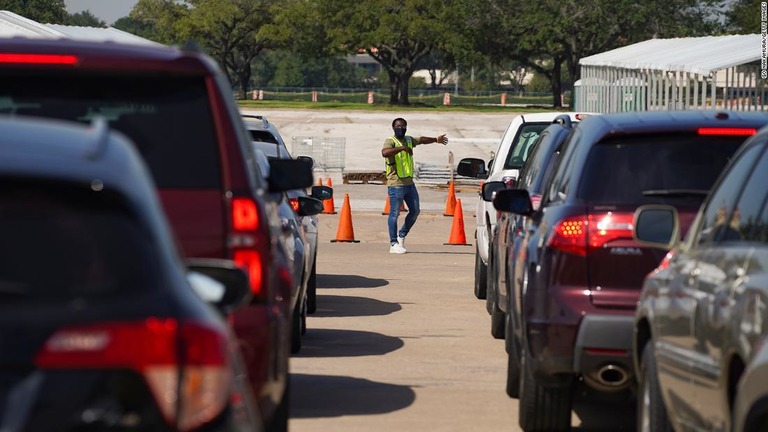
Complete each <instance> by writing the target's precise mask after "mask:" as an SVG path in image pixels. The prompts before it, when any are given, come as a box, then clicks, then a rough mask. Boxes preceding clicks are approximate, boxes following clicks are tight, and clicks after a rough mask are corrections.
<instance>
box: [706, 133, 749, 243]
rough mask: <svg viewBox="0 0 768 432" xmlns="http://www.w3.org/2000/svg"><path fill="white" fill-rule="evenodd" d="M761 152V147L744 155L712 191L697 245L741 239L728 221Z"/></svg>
mask: <svg viewBox="0 0 768 432" xmlns="http://www.w3.org/2000/svg"><path fill="white" fill-rule="evenodd" d="M759 151H760V149H759V147H758V146H755V147H752V148H750V149H748V150H747V151H746V152H744V153H742V155H741V157H740V158H739V159H738V160H737V161H736V162H734V164H733V166H732V167H731V169H730V170H729V174H728V175H727V176H725V177H723V179H722V180H721V181H720V183H719V184H718V185H717V189H716V190H714V191H712V195H711V196H710V197H709V199H708V200H707V204H706V207H705V208H704V210H703V213H702V220H701V222H700V226H699V232H698V233H697V237H696V240H695V243H706V242H712V241H716V240H718V239H719V238H726V239H738V238H739V237H740V235H739V232H738V227H736V229H734V227H732V226H729V225H728V224H726V221H727V220H728V212H730V211H731V209H732V208H733V206H734V203H735V202H736V199H737V198H738V196H739V192H740V190H741V187H742V185H743V184H744V181H745V179H746V178H747V176H749V175H750V173H751V172H752V167H753V166H754V164H755V159H756V158H757V156H758V154H759Z"/></svg>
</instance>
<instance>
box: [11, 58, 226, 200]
mask: <svg viewBox="0 0 768 432" xmlns="http://www.w3.org/2000/svg"><path fill="white" fill-rule="evenodd" d="M0 113H3V114H19V115H31V116H39V117H52V118H57V119H62V120H74V121H79V122H84V123H88V122H90V121H91V119H93V118H94V117H96V116H103V117H106V118H107V119H108V120H109V123H110V126H112V127H114V128H115V129H117V130H119V131H121V132H123V133H124V134H126V135H127V136H128V137H129V138H131V139H132V140H133V142H134V144H136V146H137V147H138V148H139V150H140V151H141V153H142V155H143V156H144V158H145V160H146V161H147V164H148V165H149V168H150V171H151V172H152V175H153V176H154V180H155V182H156V183H157V185H158V186H159V187H161V188H217V187H219V185H220V184H221V175H220V166H219V165H220V162H219V151H218V145H217V142H216V135H215V130H214V125H213V118H212V113H211V110H210V105H209V102H208V94H207V89H206V86H205V80H204V78H203V77H188V76H170V75H159V74H157V75H147V76H141V75H131V76H119V75H115V74H110V75H109V76H106V75H102V74H98V73H64V72H62V71H55V72H45V71H33V72H32V71H24V72H23V73H20V72H18V71H3V72H2V73H0Z"/></svg>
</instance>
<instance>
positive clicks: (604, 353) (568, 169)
mask: <svg viewBox="0 0 768 432" xmlns="http://www.w3.org/2000/svg"><path fill="white" fill-rule="evenodd" d="M766 123H768V114H764V113H735V112H728V113H726V112H717V113H716V112H703V111H684V112H682V111H678V112H674V111H666V112H642V113H625V114H608V115H602V116H594V117H589V118H587V119H586V120H584V121H582V122H581V123H580V124H579V127H578V128H575V129H574V131H573V134H572V135H571V136H570V137H569V138H568V139H567V140H566V142H565V143H564V144H563V146H564V147H563V149H562V153H561V158H560V162H559V163H558V166H557V169H556V171H555V176H554V177H553V179H552V181H551V183H550V184H549V186H548V187H546V188H545V189H544V193H543V196H542V198H541V204H540V207H539V208H538V209H537V210H533V205H532V203H531V201H530V197H529V196H528V192H527V191H525V190H514V191H509V192H513V193H507V194H505V197H504V200H501V199H499V200H498V201H499V202H496V201H495V202H494V204H496V205H497V208H499V209H502V210H506V211H512V212H514V213H517V214H521V215H524V216H528V218H527V224H528V225H526V227H525V232H524V234H523V235H524V236H525V237H524V240H523V245H522V246H521V247H520V250H519V252H518V254H517V255H516V256H515V257H514V259H515V262H514V263H513V264H514V266H510V267H511V268H513V270H510V271H512V272H514V274H513V275H511V276H510V277H509V278H508V279H507V280H508V281H510V282H511V283H512V286H510V287H509V291H508V292H509V297H510V298H509V301H510V316H509V318H510V320H512V323H510V325H509V326H508V331H509V330H511V332H512V333H513V334H512V335H507V336H511V338H512V339H511V340H510V343H509V344H508V345H509V355H510V362H509V368H510V373H512V371H513V370H514V369H515V368H517V369H518V371H519V373H520V403H519V407H520V414H519V420H520V426H521V427H522V428H523V430H525V431H533V430H536V431H541V430H547V431H558V430H568V429H569V428H570V420H571V406H572V389H573V385H574V383H575V382H576V379H577V378H583V379H584V382H585V383H586V384H587V385H589V386H591V387H593V388H594V389H596V390H598V391H602V392H619V391H624V390H627V389H629V388H630V387H631V386H632V384H633V382H634V380H633V379H632V370H633V369H632V360H631V358H632V357H631V350H632V325H633V318H634V313H635V308H636V305H637V301H638V298H639V294H640V289H641V287H642V283H643V279H644V277H645V275H646V274H648V273H649V272H650V271H651V270H653V269H654V268H655V267H656V266H657V265H658V264H659V262H660V261H661V260H662V258H663V257H664V254H665V251H662V250H659V249H653V248H650V247H646V246H642V245H640V244H638V243H636V242H635V241H634V240H633V237H632V228H633V216H634V212H635V210H636V209H637V208H638V207H639V206H641V205H644V204H668V205H671V206H674V207H675V208H677V210H678V212H679V214H680V222H681V228H682V231H683V232H684V231H685V230H687V228H688V226H689V225H690V223H691V221H692V219H693V217H694V216H695V214H696V212H697V211H698V208H699V205H700V204H701V202H702V201H703V199H704V198H705V197H706V195H707V193H708V192H709V189H710V188H711V187H712V185H713V183H714V181H715V180H716V178H717V177H718V175H719V174H720V171H721V170H722V169H723V167H724V166H725V165H726V163H727V162H728V161H729V159H730V158H731V157H732V155H733V154H734V152H735V151H736V150H737V149H738V147H739V145H740V144H741V143H742V142H743V141H744V140H745V139H746V138H747V136H749V135H751V134H754V133H755V132H756V130H757V129H758V128H760V127H761V126H763V125H765V124H766ZM498 198H501V197H498ZM515 359H517V362H515V361H514V360H515Z"/></svg>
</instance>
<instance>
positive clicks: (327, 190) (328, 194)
mask: <svg viewBox="0 0 768 432" xmlns="http://www.w3.org/2000/svg"><path fill="white" fill-rule="evenodd" d="M309 196H311V197H312V198H317V199H319V200H320V201H325V200H327V199H331V198H333V188H332V187H330V186H312V192H310V194H309Z"/></svg>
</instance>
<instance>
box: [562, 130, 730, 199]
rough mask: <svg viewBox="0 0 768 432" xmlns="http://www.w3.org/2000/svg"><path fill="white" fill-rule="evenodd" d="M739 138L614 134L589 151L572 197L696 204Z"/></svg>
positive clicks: (722, 166)
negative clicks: (613, 136) (574, 195)
mask: <svg viewBox="0 0 768 432" xmlns="http://www.w3.org/2000/svg"><path fill="white" fill-rule="evenodd" d="M743 141H744V137H738V136H736V137H717V136H714V137H713V136H699V135H691V134H672V135H670V134H667V135H643V136H638V137H618V138H615V139H610V140H606V141H603V142H601V143H598V144H597V145H595V146H594V147H592V149H591V150H590V152H589V155H588V158H587V162H586V165H585V167H584V170H583V171H582V173H583V174H582V179H581V182H580V184H579V189H578V190H579V192H578V194H577V196H578V197H579V198H580V199H583V200H586V201H589V202H593V203H612V204H645V203H652V202H654V203H656V202H665V203H669V204H675V203H680V204H684V203H692V202H693V203H700V202H701V201H703V199H704V198H705V197H706V194H707V193H708V191H709V189H710V188H711V187H712V185H713V184H714V182H715V180H716V179H717V177H718V175H720V172H721V171H722V170H723V168H724V167H725V165H726V164H727V162H728V160H729V159H730V158H731V156H733V154H734V153H735V152H736V150H737V149H738V147H739V146H740V145H741V143H742V142H743Z"/></svg>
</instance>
